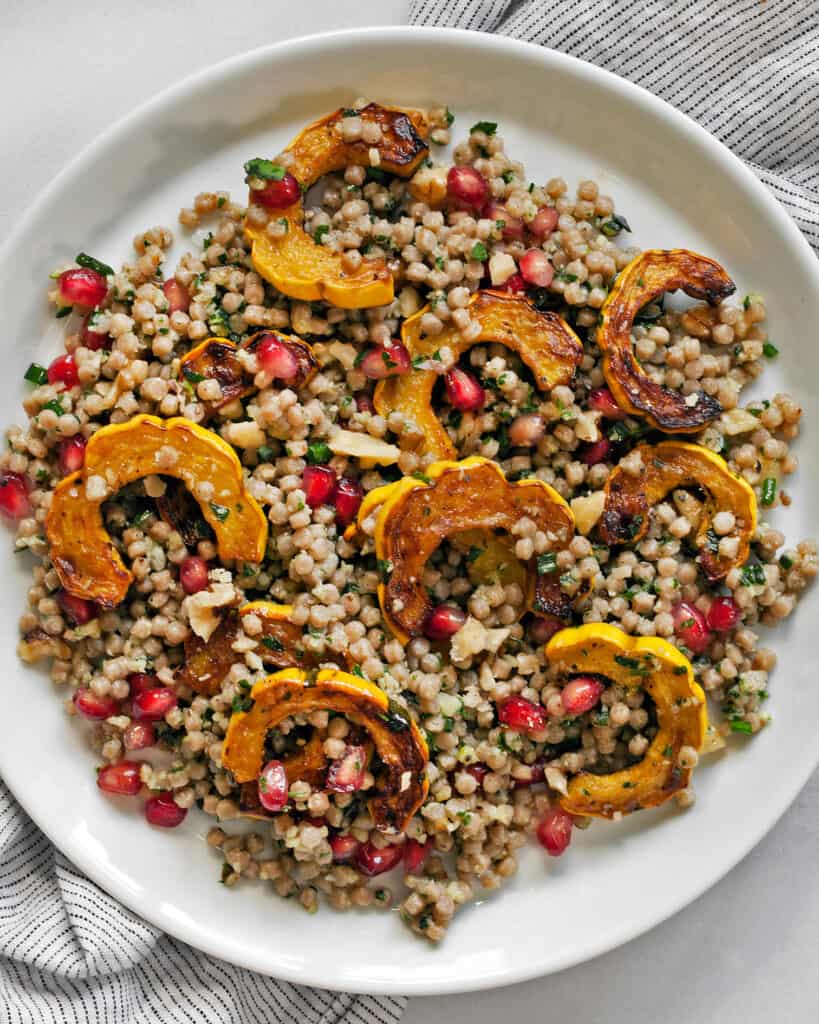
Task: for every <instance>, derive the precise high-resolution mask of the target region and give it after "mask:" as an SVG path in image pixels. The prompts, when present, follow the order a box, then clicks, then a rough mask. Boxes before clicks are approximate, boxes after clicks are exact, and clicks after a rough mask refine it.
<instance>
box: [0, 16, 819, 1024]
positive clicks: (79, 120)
mask: <svg viewBox="0 0 819 1024" xmlns="http://www.w3.org/2000/svg"><path fill="white" fill-rule="evenodd" d="M404 17H405V0H355V2H352V0H266V2H258V0H257V2H253V0H176V2H175V3H174V2H167V0H137V2H136V3H133V2H129V3H127V4H126V3H125V2H123V0H73V2H72V0H0V83H2V94H1V95H0V125H2V145H0V236H5V235H6V234H7V233H8V231H9V230H10V229H11V227H12V226H13V225H14V224H15V223H16V221H17V219H18V218H19V217H20V215H21V213H22V212H23V210H24V209H25V207H26V206H27V205H28V204H29V203H30V202H31V201H32V200H33V199H34V197H35V196H36V195H37V193H38V192H39V191H40V189H41V188H43V187H44V186H45V185H46V184H47V183H48V182H49V181H50V180H51V178H52V177H53V175H54V174H55V173H56V172H57V171H58V170H59V169H60V168H61V167H62V166H63V165H64V164H65V163H66V162H67V161H68V160H70V159H71V158H72V157H73V156H74V154H75V153H76V152H77V151H78V150H80V149H81V148H82V147H83V146H85V145H86V143H88V142H89V141H91V140H92V139H93V138H94V137H95V136H96V135H97V134H98V133H99V132H101V131H103V129H105V128H106V127H107V126H108V125H109V124H110V123H111V122H112V121H114V120H116V119H117V118H118V117H120V116H121V115H123V114H125V113H127V112H128V111H129V110H131V108H133V107H134V106H135V105H136V104H138V103H141V102H142V101H143V100H145V99H147V98H148V97H149V96H152V95H154V94H155V93H157V92H159V91H161V90H162V89H163V88H165V86H167V85H169V84H171V83H173V82H176V81H177V80H178V79H180V78H182V77H184V76H186V75H188V74H190V73H191V72H193V71H196V70H199V69H200V68H204V67H206V66H208V65H209V64H213V63H215V62H217V61H219V60H222V59H223V58H225V57H229V56H232V55H234V54H236V53H239V52H241V51H243V50H247V49H251V48H253V47H256V46H260V45H262V44H264V43H268V42H275V41H277V40H280V39H284V38H288V37H292V36H296V35H305V34H308V33H311V32H320V31H324V30H328V29H333V28H349V27H354V26H356V25H362V26H364V25H379V24H381V25H384V24H400V23H402V22H403V21H404ZM1 312H2V311H0V313H1ZM25 341H26V339H24V338H20V339H14V343H15V344H17V343H20V344H25ZM5 419H8V416H6V417H4V420H5ZM778 685H782V686H786V685H787V680H786V679H780V680H779V681H778ZM783 756H784V754H783ZM770 784H771V786H775V785H776V779H775V778H772V779H771V782H770ZM760 799H764V794H760ZM817 805H819V778H818V777H816V776H815V777H814V778H813V779H812V780H811V782H810V783H809V785H808V786H807V788H806V789H805V791H804V792H803V793H802V795H801V796H800V798H799V799H798V800H797V802H796V804H795V805H794V806H793V807H792V808H791V810H790V811H789V812H788V813H787V814H786V815H785V817H784V818H783V820H782V821H781V822H780V823H779V825H778V826H777V827H776V828H775V829H774V831H773V833H772V834H771V835H770V836H768V838H767V839H765V840H764V841H763V842H762V843H761V844H760V845H759V847H758V848H757V849H756V850H755V851H754V852H753V853H752V854H751V855H750V856H749V857H748V858H747V859H746V860H745V861H744V862H743V863H742V864H740V865H739V867H738V868H736V869H735V870H734V871H733V872H732V873H731V874H730V875H729V877H728V878H726V879H725V880H724V881H723V882H721V883H720V884H719V885H718V886H716V887H715V888H714V889H712V890H711V891H710V892H709V893H706V895H705V896H703V897H702V898H701V899H699V900H698V901H697V902H696V903H694V904H693V905H692V906H691V907H689V908H688V909H687V910H685V911H683V912H682V913H681V914H678V915H677V916H676V917H674V918H672V919H671V920H670V921H668V922H666V923H665V924H663V925H661V926H660V927H658V928H656V929H654V931H652V932H650V933H649V934H648V935H645V936H644V937H643V938H641V939H638V940H636V941H634V942H631V943H630V944H628V945H627V946H624V947H622V948H621V949H619V950H617V951H615V952H614V953H610V954H609V955H607V956H604V957H600V958H598V959H597V960H594V961H592V962H591V963H588V964H586V965H584V966H581V967H577V968H575V969H573V970H570V971H566V972H564V973H562V974H560V975H557V976H553V977H550V978H545V979H542V980H540V981H535V982H530V983H528V984H525V985H519V986H515V987H513V988H507V989H497V990H495V991H493V992H485V993H478V994H475V995H465V996H455V997H447V998H440V999H438V998H431V999H413V1000H411V1001H410V1005H409V1008H408V1010H407V1014H406V1017H405V1021H406V1024H422V1022H423V1024H432V1022H438V1021H443V1020H447V1021H448V1024H466V1022H469V1024H499V1022H500V1024H517V1022H519V1021H521V1022H522V1021H530V1020H533V1019H534V1020H540V1021H545V1022H559V1021H570V1022H571V1024H597V1022H602V1021H606V1022H607V1024H620V1022H624V1024H625V1022H626V1021H627V1022H629V1024H648V1022H654V1021H656V1020H662V1021H663V1024H689V1022H692V1021H695V1020H696V1021H697V1022H698V1024H733V1022H742V1024H763V1022H764V1024H780V1022H791V1021H794V1022H801V1021H813V1020H815V1019H816V1018H817V1015H819V981H818V980H817V976H816V973H815V972H816V969H817V967H818V966H819V873H817V871H816V865H817V862H818V861H819V824H818V823H817V819H816V815H815V811H814V809H815V808H816V807H817ZM727 827H730V825H729V824H728V823H726V828H727ZM692 856H696V851H692ZM604 898H605V897H604V896H601V899H604ZM639 899H640V893H639V892H635V893H634V900H635V905H636V904H637V902H638V901H639ZM473 926H474V927H480V915H477V916H476V917H475V918H474V920H473ZM543 928H544V930H546V929H555V928H556V929H559V928H560V921H557V920H549V919H548V918H547V919H545V920H544V921H543ZM531 941H532V942H537V941H538V937H537V935H532V937H531ZM435 955H437V956H443V957H445V956H446V945H445V944H444V946H443V948H442V949H441V950H439V951H438V953H437V954H435ZM111 1024H115V1022H111Z"/></svg>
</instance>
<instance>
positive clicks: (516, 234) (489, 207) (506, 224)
mask: <svg viewBox="0 0 819 1024" xmlns="http://www.w3.org/2000/svg"><path fill="white" fill-rule="evenodd" d="M483 216H484V217H486V218H487V219H488V220H494V221H495V222H496V223H497V222H498V221H501V220H502V221H503V228H502V229H501V234H502V235H503V237H504V239H505V240H506V241H507V242H517V241H520V240H522V238H523V231H524V224H523V221H522V220H521V219H520V217H513V216H512V214H511V213H509V212H508V210H507V209H506V207H505V206H503V204H502V203H499V202H497V201H496V200H494V199H490V200H489V202H488V203H487V204H486V206H485V207H484V208H483Z"/></svg>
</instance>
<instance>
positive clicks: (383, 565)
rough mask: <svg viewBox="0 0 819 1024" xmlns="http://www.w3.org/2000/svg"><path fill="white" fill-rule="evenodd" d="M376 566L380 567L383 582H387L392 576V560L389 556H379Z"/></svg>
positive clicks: (380, 577)
mask: <svg viewBox="0 0 819 1024" xmlns="http://www.w3.org/2000/svg"><path fill="white" fill-rule="evenodd" d="M376 568H377V569H378V578H379V579H380V580H381V582H382V583H386V582H387V580H388V579H389V578H390V576H392V570H393V564H392V562H391V561H390V560H389V558H379V559H377V560H376Z"/></svg>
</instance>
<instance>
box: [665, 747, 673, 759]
mask: <svg viewBox="0 0 819 1024" xmlns="http://www.w3.org/2000/svg"><path fill="white" fill-rule="evenodd" d="M673 753H674V748H673V747H672V746H668V747H664V748H663V757H671V755H672V754H673Z"/></svg>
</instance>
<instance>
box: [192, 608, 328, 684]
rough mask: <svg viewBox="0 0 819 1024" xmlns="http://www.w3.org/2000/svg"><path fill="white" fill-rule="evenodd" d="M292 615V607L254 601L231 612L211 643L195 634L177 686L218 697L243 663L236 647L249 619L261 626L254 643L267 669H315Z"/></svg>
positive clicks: (315, 663)
mask: <svg viewBox="0 0 819 1024" xmlns="http://www.w3.org/2000/svg"><path fill="white" fill-rule="evenodd" d="M292 613H293V606H292V605H289V604H274V603H273V602H272V601H251V602H250V603H249V604H245V605H242V607H241V608H238V609H237V608H231V609H229V610H228V611H227V612H226V613H225V615H224V616H223V617H222V621H221V622H220V623H219V625H218V626H217V627H216V629H215V631H214V632H213V633H212V634H211V636H210V638H209V639H208V640H204V639H203V638H202V637H200V636H196V635H195V634H194V633H191V634H190V636H188V638H187V639H186V640H185V661H184V663H183V665H182V667H181V668H180V669H179V671H178V672H177V673H176V681H177V683H180V684H181V685H183V686H189V687H190V688H191V689H192V690H193V691H194V692H195V693H200V694H203V695H204V696H207V697H212V696H213V695H214V694H216V693H218V692H219V690H220V689H221V688H222V682H223V680H224V678H225V676H226V675H227V673H228V672H229V671H230V667H231V665H233V664H234V662H236V661H238V660H240V659H241V655H240V654H237V653H236V652H235V651H234V650H233V644H234V643H235V642H236V640H237V638H238V636H239V626H240V624H241V622H242V620H243V619H244V618H245V617H246V616H248V615H253V616H255V617H256V618H257V619H258V620H259V621H260V622H261V624H262V631H261V633H260V634H254V639H256V640H257V641H258V646H257V648H256V653H257V654H258V655H259V657H260V658H261V659H262V661H263V662H264V663H265V665H266V666H269V667H270V668H283V667H284V666H286V665H297V666H298V667H299V668H314V667H316V666H317V665H318V659H317V658H315V657H314V656H313V655H312V654H310V652H309V651H306V650H305V649H304V646H303V636H302V630H301V627H300V626H297V625H296V624H295V623H294V622H293V621H292V620H291V615H292ZM325 660H327V661H330V660H331V659H330V658H329V657H328V658H327V659H325Z"/></svg>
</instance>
